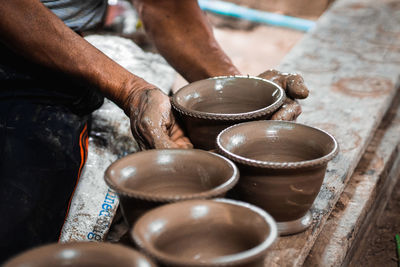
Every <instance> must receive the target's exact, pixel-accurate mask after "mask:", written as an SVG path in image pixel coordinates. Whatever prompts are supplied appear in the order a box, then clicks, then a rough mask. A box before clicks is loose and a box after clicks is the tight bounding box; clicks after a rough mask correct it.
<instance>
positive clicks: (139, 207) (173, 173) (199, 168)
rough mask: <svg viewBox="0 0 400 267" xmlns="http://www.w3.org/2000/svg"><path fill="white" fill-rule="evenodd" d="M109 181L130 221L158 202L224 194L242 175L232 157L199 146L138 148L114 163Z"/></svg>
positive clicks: (108, 173) (163, 202)
mask: <svg viewBox="0 0 400 267" xmlns="http://www.w3.org/2000/svg"><path fill="white" fill-rule="evenodd" d="M104 177H105V181H106V183H107V184H108V185H109V186H110V187H111V188H112V189H114V190H115V191H116V192H117V194H118V195H119V198H120V204H121V209H122V214H123V215H124V218H125V219H126V222H127V223H128V225H132V224H133V222H134V221H135V220H136V219H137V218H138V217H139V216H140V215H141V214H143V213H144V212H145V211H147V210H149V209H151V208H154V207H156V206H159V205H162V204H166V203H169V202H175V201H180V200H188V199H207V198H215V197H222V196H224V195H225V193H226V192H227V191H228V190H230V189H231V188H232V187H233V186H234V185H235V184H236V183H237V181H238V179H239V172H238V169H237V167H236V166H235V164H233V163H232V162H231V161H230V160H228V159H226V158H224V157H222V156H220V155H217V154H215V153H212V152H207V151H203V150H198V149H165V150H148V151H143V152H138V153H135V154H132V155H129V156H126V157H124V158H121V159H119V160H117V161H116V162H114V163H112V164H111V165H110V166H109V167H108V169H107V170H106V172H105V176H104Z"/></svg>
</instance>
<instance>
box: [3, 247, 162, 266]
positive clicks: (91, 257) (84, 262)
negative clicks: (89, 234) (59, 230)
mask: <svg viewBox="0 0 400 267" xmlns="http://www.w3.org/2000/svg"><path fill="white" fill-rule="evenodd" d="M27 266H29V267H48V266H75V267H108V266H119V267H156V266H157V265H155V264H154V263H153V262H152V261H151V260H150V259H148V258H147V257H146V256H144V255H143V254H141V253H139V252H138V251H136V250H133V249H131V248H127V247H124V246H121V245H115V244H108V243H94V242H79V243H78V242H76V243H65V244H59V243H57V244H51V245H46V246H42V247H38V248H34V249H31V250H28V251H26V252H24V253H22V254H20V255H17V256H16V257H14V258H12V259H10V260H9V261H8V262H6V263H5V265H4V267H27Z"/></svg>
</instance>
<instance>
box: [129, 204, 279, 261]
mask: <svg viewBox="0 0 400 267" xmlns="http://www.w3.org/2000/svg"><path fill="white" fill-rule="evenodd" d="M131 236H132V238H133V240H134V241H135V242H136V243H137V244H138V246H139V247H141V248H142V249H143V250H145V251H146V252H147V253H148V254H150V255H151V256H153V257H154V258H155V259H156V260H157V261H159V263H160V264H165V265H168V266H185V267H187V266H191V267H196V266H203V267H206V266H240V267H245V266H246V267H261V266H263V259H264V257H265V254H266V250H267V249H268V247H269V246H270V245H271V244H272V243H273V241H274V240H275V239H276V236H277V229H276V224H275V222H274V221H273V219H272V217H270V216H269V215H268V214H267V213H265V212H264V211H262V210H261V209H259V208H256V207H254V206H252V205H250V204H247V203H243V202H238V201H233V200H227V199H217V200H190V201H183V202H179V203H173V204H169V205H164V206H162V207H159V208H157V209H154V210H151V211H149V212H148V213H146V214H145V215H143V216H142V217H141V218H140V219H139V220H138V221H137V223H136V224H135V226H134V228H133V229H132V231H131Z"/></svg>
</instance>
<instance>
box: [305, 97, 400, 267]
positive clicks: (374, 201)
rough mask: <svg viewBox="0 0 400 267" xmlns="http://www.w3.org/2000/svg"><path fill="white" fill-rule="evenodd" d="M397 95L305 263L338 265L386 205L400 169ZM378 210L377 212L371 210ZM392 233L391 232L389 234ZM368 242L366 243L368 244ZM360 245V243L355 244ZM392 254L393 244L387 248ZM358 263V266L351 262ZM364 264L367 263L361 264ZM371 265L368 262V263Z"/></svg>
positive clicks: (399, 119) (399, 114) (399, 108)
mask: <svg viewBox="0 0 400 267" xmlns="http://www.w3.org/2000/svg"><path fill="white" fill-rule="evenodd" d="M399 102H400V95H397V97H396V103H394V104H395V105H393V106H392V108H391V109H390V112H388V113H387V114H386V116H385V118H384V120H383V121H382V123H381V125H380V126H379V128H378V130H377V131H376V133H375V136H374V138H373V139H372V141H371V143H370V145H369V146H368V148H367V150H366V152H365V154H364V155H363V157H362V159H361V161H360V163H359V164H358V166H357V168H356V170H355V172H354V174H353V176H352V177H351V179H350V180H349V183H348V184H347V186H346V188H345V189H344V192H343V193H342V195H341V197H340V199H339V201H338V202H337V203H336V206H335V209H334V210H333V211H332V213H331V215H330V216H329V218H328V220H327V222H326V223H325V225H324V228H323V231H321V233H320V234H319V236H318V239H317V241H316V242H315V244H314V247H313V248H312V250H311V252H310V254H309V256H308V257H307V260H306V261H305V264H304V265H305V266H340V265H342V264H343V263H344V262H345V258H346V257H352V255H351V254H352V253H349V252H350V250H351V248H352V247H353V245H354V244H355V243H356V242H354V241H355V239H356V237H357V236H360V237H361V238H363V237H365V236H369V234H368V233H367V232H366V231H365V230H364V229H363V228H364V225H367V226H374V222H376V218H379V217H380V216H379V211H380V212H382V211H383V209H382V207H384V206H385V204H386V203H385V202H386V201H387V198H389V197H390V195H391V191H392V190H393V186H394V184H395V183H396V181H397V180H398V177H399V171H400V164H399V161H400V159H399V158H400V154H399V149H400V147H399V142H400V135H399V132H400V106H399ZM375 210H377V211H378V212H374V211H375ZM394 234H395V233H392V237H393V236H394ZM369 245H370V243H365V244H364V246H366V247H368V246H369ZM355 247H356V248H359V247H360V246H359V245H358V246H355ZM386 249H388V250H390V251H392V252H393V253H392V254H395V245H394V244H393V247H392V248H386ZM354 266H357V265H354ZM361 266H366V265H361ZM369 266H371V265H369Z"/></svg>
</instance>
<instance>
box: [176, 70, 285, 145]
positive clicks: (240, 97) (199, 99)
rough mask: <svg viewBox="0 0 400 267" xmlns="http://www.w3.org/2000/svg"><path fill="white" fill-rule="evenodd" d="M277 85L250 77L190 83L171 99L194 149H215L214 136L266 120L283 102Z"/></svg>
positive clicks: (225, 77)
mask: <svg viewBox="0 0 400 267" xmlns="http://www.w3.org/2000/svg"><path fill="white" fill-rule="evenodd" d="M284 99H285V93H284V91H283V89H282V88H281V87H280V86H278V85H277V84H275V83H273V82H270V81H268V80H265V79H262V78H259V77H251V76H224V77H215V78H210V79H206V80H200V81H196V82H194V83H190V84H188V85H186V86H184V87H182V88H181V89H179V91H178V92H177V93H175V94H174V96H173V97H172V106H173V107H174V110H176V111H177V112H178V115H179V116H178V118H180V119H181V121H183V125H184V127H185V130H186V131H187V134H188V136H189V138H190V140H191V141H192V143H193V145H194V147H195V148H201V149H205V150H211V149H214V148H215V139H216V137H217V135H218V134H219V133H220V132H221V131H222V130H223V129H225V128H227V127H229V126H231V125H234V124H236V123H239V122H245V121H251V120H261V119H268V118H270V117H271V114H272V113H273V112H274V111H276V110H277V109H278V108H279V107H280V106H281V105H282V103H283V100H284Z"/></svg>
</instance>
